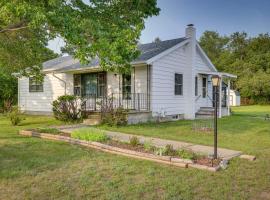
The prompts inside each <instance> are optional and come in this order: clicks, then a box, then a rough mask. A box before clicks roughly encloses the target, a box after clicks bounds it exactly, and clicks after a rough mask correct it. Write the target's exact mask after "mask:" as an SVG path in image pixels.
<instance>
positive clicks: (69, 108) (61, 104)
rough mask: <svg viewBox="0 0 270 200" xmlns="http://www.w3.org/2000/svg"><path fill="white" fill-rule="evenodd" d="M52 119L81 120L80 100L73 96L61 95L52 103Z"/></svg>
mask: <svg viewBox="0 0 270 200" xmlns="http://www.w3.org/2000/svg"><path fill="white" fill-rule="evenodd" d="M52 105H53V114H54V117H55V118H56V119H58V120H61V121H78V120H80V119H81V116H82V115H81V109H80V99H79V98H78V97H76V96H74V95H63V96H60V97H58V99H57V100H55V101H53V104H52Z"/></svg>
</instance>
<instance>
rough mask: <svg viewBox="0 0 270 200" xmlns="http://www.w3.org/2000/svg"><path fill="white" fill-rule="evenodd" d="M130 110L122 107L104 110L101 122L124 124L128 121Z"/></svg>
mask: <svg viewBox="0 0 270 200" xmlns="http://www.w3.org/2000/svg"><path fill="white" fill-rule="evenodd" d="M127 115H128V111H127V110H125V109H124V108H122V107H119V108H116V109H108V110H106V112H105V111H104V112H102V115H101V123H102V124H106V125H109V126H124V125H127V122H128V118H127Z"/></svg>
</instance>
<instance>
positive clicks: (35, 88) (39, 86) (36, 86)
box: [29, 77, 43, 92]
mask: <svg viewBox="0 0 270 200" xmlns="http://www.w3.org/2000/svg"><path fill="white" fill-rule="evenodd" d="M29 92H43V82H42V81H39V80H37V79H36V78H34V77H30V78H29Z"/></svg>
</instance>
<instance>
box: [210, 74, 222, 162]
mask: <svg viewBox="0 0 270 200" xmlns="http://www.w3.org/2000/svg"><path fill="white" fill-rule="evenodd" d="M212 84H213V89H214V102H213V103H214V105H215V113H214V159H217V117H218V86H219V84H220V77H219V76H217V75H214V76H212Z"/></svg>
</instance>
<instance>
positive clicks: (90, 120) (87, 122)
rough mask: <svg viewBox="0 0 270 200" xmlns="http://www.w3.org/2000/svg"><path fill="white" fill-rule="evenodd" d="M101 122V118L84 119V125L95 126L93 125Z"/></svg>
mask: <svg viewBox="0 0 270 200" xmlns="http://www.w3.org/2000/svg"><path fill="white" fill-rule="evenodd" d="M100 123H101V119H84V120H83V124H84V125H90V126H93V125H98V124H100Z"/></svg>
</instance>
